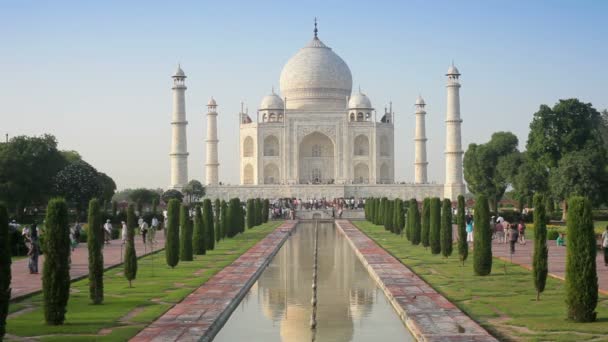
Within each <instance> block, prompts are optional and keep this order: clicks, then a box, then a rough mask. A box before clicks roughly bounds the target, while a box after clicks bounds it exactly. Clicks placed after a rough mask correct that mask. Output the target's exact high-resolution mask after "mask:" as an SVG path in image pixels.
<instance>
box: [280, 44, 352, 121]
mask: <svg viewBox="0 0 608 342" xmlns="http://www.w3.org/2000/svg"><path fill="white" fill-rule="evenodd" d="M280 85H281V92H282V94H283V96H284V97H286V98H287V103H286V106H287V108H288V109H316V110H333V109H340V110H342V109H344V108H346V98H347V97H348V96H349V95H350V94H351V90H352V85H353V79H352V75H351V73H350V69H349V68H348V65H346V63H345V62H344V60H342V58H340V56H338V55H337V54H336V53H335V52H333V51H332V50H331V49H330V48H329V47H327V46H326V45H325V44H323V42H322V41H321V40H319V38H317V37H314V38H313V39H312V41H310V43H308V45H306V46H305V47H303V48H302V49H300V51H298V53H296V54H295V56H293V57H291V59H290V60H289V61H288V62H287V64H285V67H283V71H281V80H280Z"/></svg>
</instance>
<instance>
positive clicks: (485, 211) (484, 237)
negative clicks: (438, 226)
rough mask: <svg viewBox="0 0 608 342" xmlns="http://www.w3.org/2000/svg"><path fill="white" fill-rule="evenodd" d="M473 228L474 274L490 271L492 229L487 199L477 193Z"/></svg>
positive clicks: (481, 274)
mask: <svg viewBox="0 0 608 342" xmlns="http://www.w3.org/2000/svg"><path fill="white" fill-rule="evenodd" d="M473 222H475V228H474V229H473V246H474V247H473V270H474V271H475V274H476V275H479V276H486V275H488V274H490V273H491V272H492V231H491V230H490V208H489V207H488V199H487V198H486V197H485V196H484V195H479V196H477V198H476V199H475V217H474V220H473Z"/></svg>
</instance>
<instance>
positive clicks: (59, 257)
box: [42, 198, 70, 325]
mask: <svg viewBox="0 0 608 342" xmlns="http://www.w3.org/2000/svg"><path fill="white" fill-rule="evenodd" d="M45 222H46V225H45V231H44V232H45V234H44V267H43V269H42V296H43V298H44V305H43V306H44V319H45V321H46V324H49V325H61V324H63V322H64V321H65V313H66V308H67V304H68V299H69V298H70V229H69V227H68V205H67V204H66V202H65V200H64V199H63V198H54V199H51V200H50V201H49V204H48V207H47V209H46V220H45Z"/></svg>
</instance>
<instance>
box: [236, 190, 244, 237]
mask: <svg viewBox="0 0 608 342" xmlns="http://www.w3.org/2000/svg"><path fill="white" fill-rule="evenodd" d="M237 202H238V204H239V209H238V212H239V233H244V232H245V211H244V209H243V203H241V199H240V198H237Z"/></svg>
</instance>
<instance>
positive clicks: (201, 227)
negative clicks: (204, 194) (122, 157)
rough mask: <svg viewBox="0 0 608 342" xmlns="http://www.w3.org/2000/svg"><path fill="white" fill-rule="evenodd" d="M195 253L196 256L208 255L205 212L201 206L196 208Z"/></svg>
mask: <svg viewBox="0 0 608 342" xmlns="http://www.w3.org/2000/svg"><path fill="white" fill-rule="evenodd" d="M192 248H193V252H194V254H196V255H205V254H206V253H207V249H206V244H205V223H204V222H203V212H202V210H201V206H200V205H197V206H196V208H194V237H193V239H192Z"/></svg>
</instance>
